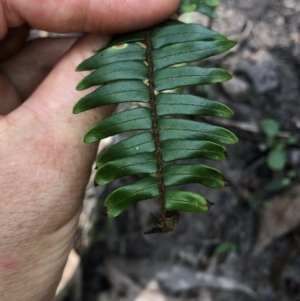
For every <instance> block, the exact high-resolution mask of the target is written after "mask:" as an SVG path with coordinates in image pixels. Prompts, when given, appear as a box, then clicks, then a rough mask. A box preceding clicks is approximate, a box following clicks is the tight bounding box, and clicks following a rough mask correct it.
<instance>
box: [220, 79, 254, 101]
mask: <svg viewBox="0 0 300 301" xmlns="http://www.w3.org/2000/svg"><path fill="white" fill-rule="evenodd" d="M222 88H223V89H224V91H225V93H226V94H227V95H228V96H229V97H230V99H232V100H234V101H237V102H247V101H248V100H249V99H248V90H249V84H248V83H247V82H246V81H245V80H244V79H242V78H241V77H238V76H234V77H233V78H232V80H230V81H228V82H225V83H222Z"/></svg>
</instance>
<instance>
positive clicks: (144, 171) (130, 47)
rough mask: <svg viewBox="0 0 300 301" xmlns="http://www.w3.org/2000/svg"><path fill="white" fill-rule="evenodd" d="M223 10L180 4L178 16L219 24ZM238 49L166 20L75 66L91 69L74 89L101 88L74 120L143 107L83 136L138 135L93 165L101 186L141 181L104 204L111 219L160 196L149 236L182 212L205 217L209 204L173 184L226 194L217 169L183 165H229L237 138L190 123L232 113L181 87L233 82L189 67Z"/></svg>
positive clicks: (206, 0) (211, 1)
mask: <svg viewBox="0 0 300 301" xmlns="http://www.w3.org/2000/svg"><path fill="white" fill-rule="evenodd" d="M218 5H219V2H218V1H216V0H200V1H199V0H183V1H182V4H181V6H180V8H179V10H178V13H179V14H180V13H186V12H191V11H198V12H201V13H204V14H206V15H208V16H210V17H212V18H216V17H217V14H216V13H215V11H214V8H215V7H216V6H218ZM235 45H236V42H235V41H231V40H229V39H228V38H227V37H225V36H224V35H222V34H220V33H218V32H216V31H213V30H210V29H208V28H205V27H204V26H201V25H199V24H185V23H182V22H179V21H176V20H169V21H166V22H164V23H162V24H159V25H157V26H154V27H152V28H149V29H147V30H142V31H139V32H135V33H130V34H127V35H122V36H117V37H115V38H114V39H113V40H112V41H111V42H110V43H109V45H107V47H105V48H104V49H101V50H100V51H98V52H97V53H96V54H95V55H94V56H93V57H91V58H89V59H87V60H85V61H83V62H82V63H81V64H80V65H79V66H78V68H77V71H86V70H94V71H93V72H92V73H91V74H90V75H88V76H86V77H85V78H84V79H83V80H82V81H81V82H80V83H79V84H78V86H77V89H78V90H84V89H87V88H90V87H94V86H96V87H97V88H96V90H95V91H93V92H92V93H90V94H88V95H86V96H84V97H83V98H81V99H80V100H79V101H78V103H77V104H76V105H75V107H74V113H75V114H77V113H80V112H83V111H86V110H90V109H93V108H96V107H100V106H104V105H110V104H119V103H127V102H134V103H137V104H139V105H140V106H138V107H136V108H131V109H128V110H125V111H122V112H119V113H115V114H114V115H112V116H110V117H108V118H106V119H104V120H103V121H101V122H100V123H98V124H96V125H95V126H94V127H93V128H92V129H91V130H90V131H89V132H88V133H87V134H86V135H85V137H84V141H85V142H86V143H93V142H96V141H99V140H101V139H104V138H107V137H109V136H114V135H117V134H120V133H124V132H134V134H133V135H132V136H131V137H129V138H127V139H125V140H122V141H120V142H118V143H116V144H114V145H113V146H111V147H109V148H108V149H107V150H105V151H104V152H103V153H102V154H101V155H100V156H99V158H98V159H97V162H96V164H97V172H96V176H95V182H96V183H97V184H98V185H106V184H108V183H110V182H112V181H114V180H116V179H118V178H120V177H124V176H132V175H139V179H138V180H136V181H134V182H132V183H131V184H128V185H125V186H123V187H119V188H117V189H116V190H115V191H113V192H112V193H111V194H110V195H109V196H108V197H107V198H106V200H105V202H104V213H105V215H106V216H107V217H110V218H111V217H116V216H118V215H119V214H120V213H122V212H123V211H124V210H126V209H127V208H128V207H129V206H131V205H133V204H134V203H136V202H138V201H142V200H147V199H152V198H156V197H157V198H158V203H159V210H160V215H159V216H158V217H156V216H154V215H151V216H152V220H153V223H154V228H153V229H151V230H150V231H148V232H146V233H156V232H170V231H173V229H174V226H175V224H176V223H177V222H178V219H179V211H186V212H195V213H202V212H206V211H207V210H208V209H209V208H210V206H211V204H212V203H211V202H209V201H208V200H207V199H205V198H204V197H202V196H200V195H198V194H195V193H192V192H189V191H183V190H180V189H178V188H176V186H180V185H183V184H188V183H198V184H202V185H204V186H207V187H210V188H214V189H221V188H223V187H224V186H227V185H228V183H227V181H226V180H225V179H224V177H223V175H222V173H221V172H220V171H219V170H217V169H215V168H211V167H209V166H206V165H202V164H198V163H196V164H190V163H185V164H184V163H182V160H187V159H193V158H201V159H207V160H224V159H225V158H226V149H225V148H224V146H223V145H224V144H234V143H236V142H237V138H236V136H235V135H234V134H233V133H231V132H230V131H228V130H226V129H224V128H221V127H217V126H214V125H210V124H208V123H204V122H198V121H192V120H190V119H189V118H188V117H189V116H190V115H200V116H215V117H221V118H230V117H231V116H232V114H233V113H232V111H231V110H230V109H229V108H228V107H227V106H225V105H224V104H221V103H219V102H217V101H212V100H208V99H204V98H201V97H198V96H194V95H191V94H180V93H178V91H179V90H182V89H178V88H180V87H187V86H190V85H208V84H214V83H220V82H224V81H227V80H230V79H231V78H232V75H231V74H230V73H229V72H227V71H224V70H222V69H218V68H204V67H199V66H194V65H193V66H190V65H188V64H187V63H190V62H196V61H201V60H203V59H205V58H208V57H211V56H214V55H218V54H220V53H223V52H225V51H227V50H229V49H230V48H232V47H233V46H235ZM182 116H185V117H182ZM178 160H181V161H180V163H178V162H177V161H178ZM141 176H142V178H141ZM174 186H175V188H174Z"/></svg>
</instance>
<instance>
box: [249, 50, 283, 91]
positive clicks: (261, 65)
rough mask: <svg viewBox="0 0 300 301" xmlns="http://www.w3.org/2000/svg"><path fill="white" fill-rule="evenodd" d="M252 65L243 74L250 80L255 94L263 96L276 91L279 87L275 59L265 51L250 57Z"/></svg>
mask: <svg viewBox="0 0 300 301" xmlns="http://www.w3.org/2000/svg"><path fill="white" fill-rule="evenodd" d="M251 60H252V65H250V66H249V67H248V68H247V70H245V72H246V73H247V74H248V76H249V77H250V78H251V80H252V83H253V86H254V89H255V90H256V92H257V93H260V94H263V93H266V92H269V91H272V90H274V89H276V88H277V87H278V85H279V79H278V74H277V63H276V60H275V58H274V57H273V56H272V55H271V54H270V53H269V52H267V51H265V50H259V51H258V52H256V53H255V54H254V55H252V58H251Z"/></svg>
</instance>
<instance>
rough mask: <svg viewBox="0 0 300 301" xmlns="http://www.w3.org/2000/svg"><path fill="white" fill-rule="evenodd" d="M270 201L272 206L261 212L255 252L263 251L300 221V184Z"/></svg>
mask: <svg viewBox="0 0 300 301" xmlns="http://www.w3.org/2000/svg"><path fill="white" fill-rule="evenodd" d="M269 201H270V207H269V208H267V209H262V210H261V212H260V217H259V233H258V236H257V240H256V243H255V246H254V249H253V251H254V253H259V252H261V251H263V249H264V248H265V247H266V246H267V245H268V244H270V243H271V242H272V241H273V240H274V239H277V238H279V237H280V236H282V235H283V234H286V233H288V232H290V231H291V230H293V229H294V228H296V227H297V226H298V224H299V222H300V185H297V186H293V187H291V188H290V189H288V190H287V191H285V192H284V193H281V194H279V195H276V196H275V197H273V199H271V200H269Z"/></svg>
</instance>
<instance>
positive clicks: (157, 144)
mask: <svg viewBox="0 0 300 301" xmlns="http://www.w3.org/2000/svg"><path fill="white" fill-rule="evenodd" d="M146 47H147V53H146V55H147V57H146V61H147V64H148V80H149V103H150V108H151V120H152V132H153V138H154V143H155V156H156V160H157V172H156V176H157V184H158V189H159V196H158V200H159V207H160V212H161V216H160V219H161V221H162V222H163V224H165V220H166V209H165V184H164V183H165V182H164V174H163V171H164V161H163V159H162V150H161V140H160V138H159V130H158V119H159V117H158V115H157V112H156V97H155V83H154V78H153V72H154V68H153V61H152V55H151V52H152V49H153V48H152V41H151V29H149V30H148V31H147V33H146Z"/></svg>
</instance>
